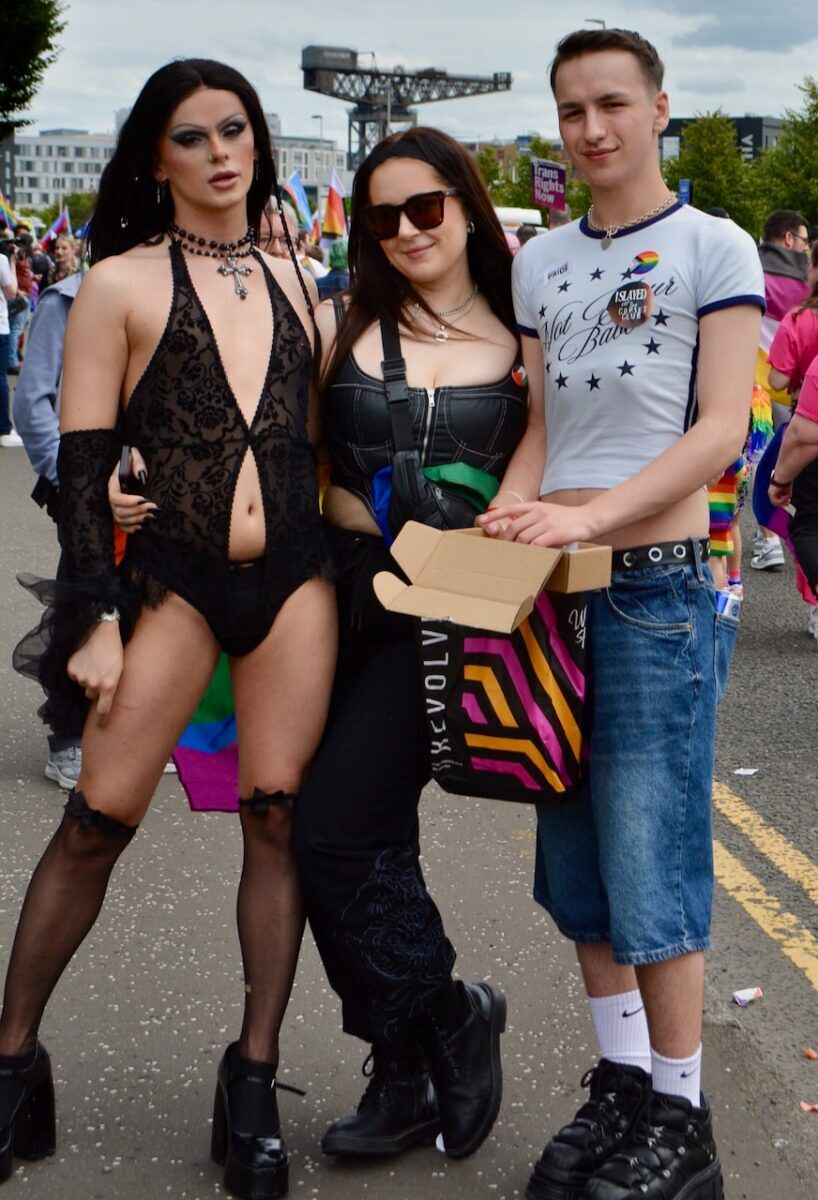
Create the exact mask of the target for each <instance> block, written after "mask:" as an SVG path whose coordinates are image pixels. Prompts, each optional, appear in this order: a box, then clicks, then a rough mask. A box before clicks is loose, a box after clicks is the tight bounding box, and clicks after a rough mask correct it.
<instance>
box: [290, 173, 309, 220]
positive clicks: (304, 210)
mask: <svg viewBox="0 0 818 1200" xmlns="http://www.w3.org/2000/svg"><path fill="white" fill-rule="evenodd" d="M283 186H284V191H285V192H286V193H287V195H288V196H289V197H290V199H291V200H292V202H293V204H294V205H295V211H296V212H297V213H298V219H299V221H300V222H301V225H302V227H303V228H304V229H312V226H313V214H312V208H311V207H310V202H309V199H308V198H307V193H306V191H305V190H304V184H303V183H302V181H301V176H300V174H299V173H298V171H293V173H292V175H291V176H290V178H289V179H288V180H287V182H286V183H285V184H284V185H283Z"/></svg>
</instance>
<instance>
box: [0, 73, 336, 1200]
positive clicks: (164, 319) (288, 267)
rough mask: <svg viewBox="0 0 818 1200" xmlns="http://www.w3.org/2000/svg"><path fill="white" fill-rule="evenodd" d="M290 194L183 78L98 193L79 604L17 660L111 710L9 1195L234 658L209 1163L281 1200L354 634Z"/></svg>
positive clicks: (53, 698)
mask: <svg viewBox="0 0 818 1200" xmlns="http://www.w3.org/2000/svg"><path fill="white" fill-rule="evenodd" d="M274 184H275V177H274V168H273V160H272V152H271V148H270V141H269V135H268V132H267V127H266V123H265V120H264V116H263V113H262V110H261V106H260V104H259V101H258V97H257V96H256V93H255V92H254V91H253V89H252V88H251V87H250V85H249V84H248V83H247V81H246V80H245V79H244V78H243V77H242V76H241V75H239V74H238V73H237V72H236V71H234V70H232V69H231V68H229V67H225V66H223V65H221V64H219V63H213V62H210V61H206V60H186V61H182V62H175V63H171V64H169V65H168V66H167V67H164V68H162V69H161V70H160V71H158V72H156V74H155V75H154V76H152V77H151V79H150V80H149V81H148V83H147V84H146V85H145V88H144V89H143V91H142V93H141V95H140V97H139V99H138V100H137V102H136V104H135V106H134V108H133V110H132V111H131V115H130V117H129V119H128V121H127V122H126V124H125V125H124V127H123V129H122V133H121V135H120V139H119V143H118V146H117V150H116V152H115V154H114V157H113V159H112V160H111V163H110V164H109V166H108V168H107V170H106V172H105V175H104V176H103V180H102V186H101V190H100V198H99V203H98V207H97V210H96V213H95V214H94V217H93V220H92V224H91V231H90V242H91V256H92V261H93V262H94V264H95V265H94V267H93V269H92V270H91V272H90V273H89V275H88V278H87V280H86V282H85V283H84V285H83V289H82V295H81V296H80V297H79V298H78V300H77V301H76V302H75V306H74V310H73V312H72V316H71V321H70V323H69V329H68V336H67V341H66V354H65V375H64V383H63V394H62V441H61V446H60V455H59V479H60V502H61V515H60V542H61V545H62V548H63V570H62V572H61V578H60V581H59V582H58V583H55V584H44V583H36V582H32V583H31V586H32V588H33V590H35V591H36V592H37V593H38V594H39V595H40V597H41V598H43V599H45V600H46V601H47V602H48V603H49V608H48V611H47V614H46V617H45V619H44V621H43V622H42V623H41V626H40V628H39V629H38V630H37V631H36V632H35V634H33V635H30V636H29V638H27V639H25V640H24V642H23V643H22V644H21V646H20V647H19V648H18V651H17V664H18V666H20V667H21V668H22V669H27V670H28V671H29V672H30V673H31V672H33V673H35V674H36V676H37V678H39V679H40V681H41V682H42V683H44V684H45V685H47V691H48V695H49V701H48V704H49V705H53V706H59V704H60V703H62V702H63V701H62V699H61V697H63V698H64V697H65V696H66V693H67V692H70V690H71V689H73V691H74V695H75V698H76V694H77V692H78V691H79V694H81V692H82V691H84V692H85V695H86V696H87V697H88V699H89V700H91V702H92V703H91V709H90V714H89V718H88V722H87V725H86V729H85V734H84V738H83V766H82V774H81V776H80V780H79V785H78V788H77V790H76V791H75V792H73V793H72V794H71V796H70V798H69V800H68V803H67V804H66V810H65V815H64V816H63V819H62V822H61V824H60V826H59V828H58V830H57V832H56V833H55V835H54V837H53V839H52V841H51V843H50V844H49V846H48V848H47V849H46V851H45V854H44V855H43V858H42V859H41V860H40V863H39V865H38V867H37V869H36V871H35V873H34V876H33V878H32V881H31V884H30V886H29V889H28V893H27V896H26V900H25V904H24V907H23V912H22V916H21V919H20V923H19V926H18V929H17V935H16V939H15V943H14V948H13V951H12V956H11V962H10V964H9V969H8V977H7V982H6V989H5V996H4V1006H3V1012H2V1017H0V1183H1V1182H2V1181H3V1180H4V1179H5V1178H7V1177H8V1175H9V1174H10V1172H11V1168H12V1154H13V1153H16V1154H18V1155H20V1156H23V1157H39V1156H41V1155H43V1154H48V1153H53V1150H54V1110H53V1088H52V1084H51V1077H50V1067H49V1060H48V1055H47V1054H46V1052H45V1050H44V1049H43V1047H42V1045H41V1044H40V1043H39V1042H38V1040H37V1036H38V1031H39V1026H40V1021H41V1018H42V1015H43V1011H44V1009H45V1006H46V1003H47V1001H48V999H49V996H50V995H51V992H52V990H53V988H54V987H55V985H56V983H57V981H58V979H59V977H60V975H61V974H62V971H63V970H64V968H65V966H66V965H67V963H68V961H69V960H70V958H71V956H72V955H73V953H74V951H75V950H76V949H77V947H78V946H79V944H80V943H81V942H82V940H83V938H84V937H85V935H86V934H87V933H88V931H89V930H90V928H91V926H92V925H93V923H94V921H95V919H96V916H97V914H98V912H99V909H100V907H101V904H102V901H103V898H104V895H105V890H106V887H107V883H108V879H109V876H110V874H111V871H112V869H113V867H114V864H115V863H116V861H117V859H118V857H119V855H120V853H121V852H122V850H123V849H124V848H125V846H126V845H127V844H128V842H129V841H130V840H131V838H132V837H133V835H134V833H135V832H136V828H137V826H138V824H139V822H140V820H141V819H142V817H143V815H144V813H145V811H146V809H147V807H148V804H149V803H150V800H151V797H152V795H153V792H154V790H155V787H156V785H157V783H158V781H159V778H160V776H161V774H162V769H163V766H164V764H165V762H166V761H167V757H168V754H169V752H170V751H171V749H172V748H173V746H174V745H175V744H176V742H177V740H178V738H179V735H180V734H181V732H182V730H183V729H184V728H185V726H186V724H187V723H188V721H189V720H190V718H191V716H192V714H193V712H194V710H195V709H196V707H197V705H198V702H199V700H200V698H201V696H202V694H203V693H204V691H205V689H206V687H207V684H208V682H209V679H210V676H211V674H212V672H213V669H214V666H215V663H216V660H217V658H218V655H219V651H220V650H224V651H225V652H226V653H227V654H228V655H229V656H230V663H231V672H232V682H233V690H234V695H235V703H236V716H237V722H238V732H239V743H240V754H239V759H240V763H239V793H240V801H241V805H240V807H241V826H242V832H243V836H244V849H245V856H244V867H243V871H242V878H241V884H240V889H239V901H238V923H239V936H240V940H241V948H242V956H243V961H244V970H245V991H246V1004H245V1016H244V1023H243V1026H242V1030H241V1035H240V1038H239V1040H238V1042H237V1043H235V1044H233V1045H232V1046H230V1047H229V1048H228V1050H227V1052H226V1054H225V1056H224V1059H223V1060H222V1063H221V1066H220V1068H219V1080H218V1086H217V1093H216V1108H215V1112H214V1123H213V1146H212V1150H213V1156H214V1158H216V1160H217V1161H219V1162H226V1167H225V1182H226V1186H227V1188H228V1190H230V1191H231V1192H232V1193H233V1194H235V1195H239V1196H248V1197H249V1196H253V1197H257V1196H278V1195H283V1193H284V1191H285V1190H286V1186H287V1159H286V1154H285V1152H284V1149H283V1145H282V1141H281V1136H280V1128H279V1122H278V1115H277V1109H276V1100H275V1087H274V1086H273V1084H274V1082H275V1073H276V1068H277V1063H278V1034H279V1028H280V1025H281V1020H282V1017H283V1014H284V1010H285V1007H286V1004H287V1000H288V997H289V993H290V988H291V985H292V979H293V973H294V970H295V965H296V960H297V956H298V950H299V945H300V940H301V935H302V931H303V925H304V916H303V905H302V901H301V896H300V892H299V888H298V884H297V879H296V875H295V872H294V869H293V862H292V858H291V853H290V826H291V821H292V810H293V807H294V804H295V803H296V801H297V793H298V791H299V788H300V786H301V782H302V779H303V776H304V774H305V771H306V769H307V767H308V765H309V762H310V760H311V758H312V756H313V753H314V751H315V748H316V746H317V744H318V740H319V738H320V736H321V731H322V728H323V725H324V720H325V716H326V711H327V704H328V699H329V692H330V687H331V682H332V675H333V669H334V664H335V639H336V618H335V602H334V595H333V589H332V587H331V585H330V584H329V582H328V568H327V563H328V555H327V551H326V548H325V545H324V540H323V534H322V531H321V524H320V520H319V513H318V490H317V481H316V471H315V465H314V458H313V452H312V447H311V444H310V439H309V435H308V417H309V411H308V408H309V396H310V394H311V392H310V379H311V375H312V341H313V322H312V305H311V302H310V297H309V294H308V291H307V289H306V286H305V283H304V280H303V278H302V276H301V273H300V271H299V269H298V266H297V264H296V263H295V260H294V258H293V259H292V260H291V261H286V260H273V259H270V258H267V257H266V256H263V255H261V254H260V253H259V252H258V251H257V250H256V249H255V247H254V244H253V232H252V231H253V229H254V227H257V226H258V222H259V219H260V216H261V211H262V208H263V206H264V204H265V202H266V201H267V199H268V198H269V195H270V192H271V189H272V188H273V187H274ZM123 443H124V444H125V445H128V444H134V445H138V446H139V447H140V450H141V452H142V454H143V456H144V459H145V462H146V466H147V480H146V481H144V486H145V489H146V491H147V494H148V495H149V496H150V498H151V500H152V501H153V504H154V506H155V507H152V509H151V512H152V517H151V520H150V521H148V522H146V526H147V527H146V529H145V530H144V531H143V532H142V533H141V535H140V536H139V537H138V538H133V539H130V541H129V544H128V547H127V550H126V553H125V557H124V560H123V561H122V563H121V564H119V565H118V566H117V565H115V562H114V543H113V526H112V521H111V516H110V509H109V506H108V501H107V493H106V483H107V479H108V476H109V474H110V472H111V470H112V467H113V465H114V463H115V462H116V460H117V458H118V456H119V452H120V447H121V445H122V444H123Z"/></svg>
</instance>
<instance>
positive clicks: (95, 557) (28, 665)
mask: <svg viewBox="0 0 818 1200" xmlns="http://www.w3.org/2000/svg"><path fill="white" fill-rule="evenodd" d="M118 454H119V436H118V434H117V433H116V431H115V430H113V429H80V430H77V431H76V432H74V433H65V434H63V435H62V437H61V439H60V449H59V454H58V456H57V474H58V477H59V481H60V517H59V538H60V545H61V547H62V551H63V553H62V558H61V560H60V566H59V570H58V572H57V578H56V579H37V578H35V577H34V576H32V575H19V576H18V579H19V580H20V583H21V584H22V585H23V587H25V588H27V589H28V591H30V592H31V593H32V594H33V595H34V596H36V597H37V599H38V600H40V601H41V602H42V603H43V604H44V605H45V606H46V611H45V613H44V614H43V617H42V619H41V620H40V623H39V625H38V626H37V628H36V629H33V630H32V631H31V632H30V633H28V634H26V636H25V637H24V638H23V640H22V641H21V642H20V644H19V645H18V646H17V647H16V648H15V650H14V655H13V661H14V666H15V669H16V670H18V671H19V672H20V673H21V674H23V675H27V676H28V677H29V678H31V679H36V680H37V682H38V683H39V684H40V685H41V686H42V688H43V690H44V691H45V693H46V702H45V704H44V705H43V706H42V707H41V708H40V710H39V711H40V715H41V716H42V718H43V720H45V721H46V722H47V723H48V724H49V725H50V726H51V728H52V729H53V730H55V731H56V732H60V733H61V732H63V731H64V730H66V729H81V728H82V724H83V718H84V714H85V710H86V708H87V701H86V699H85V696H84V694H83V692H82V689H81V688H79V687H78V686H77V685H76V684H75V683H72V681H71V680H70V679H69V678H68V673H67V667H68V660H69V658H70V657H71V655H72V654H73V653H74V651H75V650H76V649H77V647H78V646H80V645H81V644H82V643H83V641H84V640H85V639H86V638H87V637H88V634H89V633H90V631H91V630H92V628H93V627H94V624H95V622H96V621H97V618H98V614H99V611H100V609H101V608H110V607H112V606H115V607H117V608H118V609H119V611H120V614H121V618H122V619H121V624H120V632H121V633H122V637H123V640H127V638H128V636H129V635H130V631H131V628H132V625H133V621H134V619H135V617H136V611H137V609H138V599H137V597H136V596H134V595H133V589H128V588H126V587H124V586H123V584H122V581H121V579H120V575H119V572H118V571H117V569H116V566H115V562H114V523H113V516H112V514H111V509H110V506H109V504H108V477H109V476H110V474H111V471H112V470H113V467H114V463H115V462H116V460H117V456H118Z"/></svg>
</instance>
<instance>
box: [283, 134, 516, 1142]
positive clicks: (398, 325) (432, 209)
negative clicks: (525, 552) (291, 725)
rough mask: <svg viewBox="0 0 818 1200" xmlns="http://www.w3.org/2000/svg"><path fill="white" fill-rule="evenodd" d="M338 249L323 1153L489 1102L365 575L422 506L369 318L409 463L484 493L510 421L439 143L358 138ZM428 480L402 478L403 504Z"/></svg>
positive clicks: (499, 1009) (433, 1124)
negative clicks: (392, 373)
mask: <svg viewBox="0 0 818 1200" xmlns="http://www.w3.org/2000/svg"><path fill="white" fill-rule="evenodd" d="M349 265H350V272H351V280H352V283H351V289H350V291H349V293H348V296H347V301H346V304H344V302H343V301H342V300H340V299H339V298H338V297H335V298H334V299H333V300H329V301H326V302H325V303H323V304H321V305H320V306H319V308H318V309H317V314H316V323H317V326H318V329H319V332H320V335H321V341H322V345H323V359H322V361H323V368H322V384H323V388H322V401H323V403H322V411H323V420H324V427H325V435H326V439H327V445H328V450H329V457H330V461H331V465H332V486H331V487H330V489H329V490H328V492H327V494H326V496H325V500H324V515H325V518H326V519H327V520H328V522H329V535H330V537H331V544H332V546H333V549H334V556H335V561H336V567H337V572H338V576H339V578H338V595H339V609H340V629H341V632H340V640H341V649H340V661H339V667H338V673H337V677H336V683H335V691H334V697H333V702H332V705H331V711H330V717H329V721H328V724H327V728H326V731H325V735H324V738H323V741H322V745H321V748H320V750H319V752H318V755H317V757H316V759H315V760H314V762H313V765H312V767H311V769H310V773H309V776H308V779H307V781H306V784H305V786H304V788H303V789H302V792H301V803H302V807H301V808H300V809H299V811H298V812H297V814H296V822H295V825H294V829H293V845H294V850H295V854H296V860H297V862H298V865H299V869H300V873H301V878H302V884H303V887H304V890H305V896H306V900H307V908H308V914H309V917H310V921H311V925H312V929H313V933H314V936H315V939H316V942H317V944H318V947H319V950H320V952H321V955H322V958H323V961H324V965H325V967H326V970H327V973H328V976H329V979H330V982H331V984H332V986H333V987H334V988H335V990H336V991H337V992H338V994H339V995H340V997H341V999H342V1002H343V1023H344V1029H345V1031H346V1032H347V1033H350V1034H354V1035H356V1036H358V1037H360V1038H362V1039H363V1040H364V1041H367V1042H369V1043H371V1045H372V1051H373V1064H374V1065H373V1073H372V1078H371V1080H370V1083H369V1086H368V1087H367V1089H366V1092H365V1094H364V1097H363V1099H362V1101H361V1103H360V1106H359V1108H358V1111H357V1113H356V1114H355V1115H353V1116H350V1117H348V1118H346V1119H344V1120H341V1121H338V1122H336V1123H335V1124H334V1125H333V1126H332V1127H331V1128H330V1129H329V1130H328V1131H327V1133H326V1135H325V1136H324V1139H323V1142H322V1148H323V1150H324V1152H325V1153H327V1154H337V1155H340V1154H370V1155H378V1154H394V1153H398V1152H400V1151H402V1150H404V1149H406V1148H408V1147H409V1146H411V1145H413V1144H414V1143H416V1142H421V1141H432V1140H434V1138H435V1137H436V1135H437V1134H438V1133H439V1132H440V1133H442V1141H443V1146H444V1147H445V1150H446V1152H447V1153H448V1154H449V1155H450V1156H452V1157H456V1158H459V1157H465V1156H466V1155H468V1154H471V1153H473V1152H474V1151H475V1150H476V1149H477V1148H478V1146H479V1145H480V1144H481V1142H482V1141H483V1140H484V1139H485V1137H486V1136H487V1135H488V1133H489V1132H490V1130H491V1127H492V1124H493V1122H494V1120H495V1117H496V1115H497V1112H498V1110H499V1106H500V1099H501V1093H502V1077H501V1069H500V1052H499V1045H500V1033H501V1032H502V1030H503V1029H504V1027H505V999H504V997H503V994H502V992H500V991H499V989H497V988H495V987H492V986H490V985H489V984H487V983H466V984H464V983H463V982H460V981H454V980H453V979H452V967H453V965H454V961H455V951H454V948H453V946H452V944H451V942H450V941H449V939H448V938H447V936H446V934H445V932H444V928H443V921H442V919H441V915H440V913H439V911H438V909H437V907H436V906H435V903H434V901H433V900H432V898H431V896H430V895H429V893H428V891H427V889H426V887H425V884H424V881H423V876H422V873H421V869H420V865H419V861H418V856H419V840H418V802H419V799H420V793H421V790H422V788H423V787H424V785H425V784H426V783H427V782H428V780H429V778H430V765H429V740H428V733H427V728H426V720H425V713H424V706H423V701H422V696H421V683H420V671H419V665H418V660H417V657H416V651H415V637H414V635H415V630H414V622H413V621H412V620H411V618H409V617H405V616H401V615H398V614H394V613H389V612H387V611H386V610H384V609H383V608H382V607H381V605H380V604H379V602H378V600H377V599H376V597H375V595H374V593H373V590H372V578H373V576H374V575H375V574H376V573H377V572H378V571H380V570H384V569H387V570H394V569H395V563H394V560H393V559H392V558H391V556H390V554H389V548H388V544H387V540H391V537H392V536H394V535H396V534H397V532H398V530H399V527H400V525H401V524H402V523H403V521H405V520H406V519H408V518H414V519H415V520H424V519H427V517H428V516H429V510H428V509H427V508H426V507H425V506H423V507H422V508H420V509H419V510H418V511H413V510H412V506H411V503H409V502H408V501H407V496H406V494H405V492H404V495H403V497H402V498H401V497H397V499H398V500H400V503H398V504H397V505H396V504H395V495H394V491H395V489H396V488H397V480H396V478H395V475H394V471H395V469H396V467H397V456H396V454H395V440H396V439H395V436H394V433H393V429H392V422H391V419H390V412H389V408H390V406H389V404H388V403H387V393H386V389H385V384H384V372H383V367H382V363H383V360H384V359H385V358H391V357H394V356H395V350H393V352H392V354H387V353H386V352H385V348H384V329H386V330H388V329H389V328H390V327H391V328H392V330H393V331H394V333H395V334H396V335H397V338H398V340H399V351H397V353H399V355H400V356H402V358H403V360H404V361H405V383H406V385H408V386H407V393H406V395H407V398H408V413H409V417H410V420H411V439H412V441H413V443H414V446H415V447H416V449H417V452H418V453H417V460H419V464H420V466H421V467H422V468H423V470H424V471H428V472H430V473H431V474H432V475H434V474H435V472H436V471H438V472H439V471H440V470H443V469H444V468H446V467H448V465H449V464H452V463H457V464H458V465H459V466H460V467H461V468H465V467H468V468H470V469H471V470H472V472H473V474H474V476H475V479H476V480H477V482H478V483H480V481H481V480H482V481H483V482H486V481H488V482H489V483H490V485H491V486H490V489H489V492H488V494H491V493H492V492H494V491H496V490H497V489H498V488H499V479H500V477H501V476H502V474H503V471H504V469H505V466H506V464H507V462H508V460H509V458H510V457H511V454H512V452H513V451H514V449H515V447H516V446H517V444H518V442H519V440H520V438H521V436H522V434H523V432H524V430H525V427H526V416H527V403H526V392H525V389H524V385H523V377H522V375H521V374H520V373H519V372H518V371H517V370H516V368H517V365H518V363H519V346H518V342H517V335H516V331H515V323H514V316H513V311H512V305H511V290H510V284H511V254H510V252H509V250H508V247H507V245H506V241H505V238H504V237H503V233H502V230H501V228H500V225H499V223H498V221H497V218H496V216H495V214H494V210H493V208H492V206H491V201H490V199H489V196H488V194H487V192H486V189H485V187H484V185H483V182H482V180H481V178H480V176H479V174H478V172H477V169H476V167H475V165H474V163H473V161H472V159H471V158H470V157H469V155H468V154H467V152H466V151H465V150H464V149H463V148H462V147H461V146H460V145H459V144H458V143H457V142H455V141H453V140H452V139H451V138H449V137H447V136H446V135H445V134H442V133H440V132H438V131H437V130H434V129H423V128H420V129H413V130H410V131H408V132H406V133H401V134H396V135H394V136H393V137H390V138H387V139H386V140H385V141H383V142H381V143H380V145H379V146H378V147H376V149H375V150H374V151H373V152H372V154H371V155H370V156H369V158H368V159H367V160H366V161H365V162H364V163H363V165H362V166H361V168H360V169H359V171H358V173H357V175H356V177H355V183H354V188H353V194H352V222H351V232H350V239H349ZM399 386H400V384H399ZM417 460H416V461H417ZM390 470H391V471H392V472H393V474H392V476H391V479H390ZM437 477H438V478H439V477H440V476H439V473H438V476H437ZM426 478H427V477H426V476H425V475H424V476H422V477H418V478H417V479H415V481H414V483H415V485H416V486H417V487H418V488H419V490H420V493H421V501H422V502H423V500H424V499H425V500H428V499H429V498H430V497H429V493H428V492H427V493H426V495H425V497H424V495H423V493H424V485H425V480H426ZM390 484H391V487H392V489H393V496H392V497H391V503H387V502H386V500H385V499H384V492H386V493H387V494H388V492H389V488H390ZM514 494H515V493H512V496H513V495H514ZM432 499H433V504H434V505H438V504H439V505H440V506H441V507H442V509H443V510H444V511H443V512H442V519H440V520H435V521H434V523H435V524H438V525H443V526H444V527H445V526H447V525H451V524H455V523H456V524H460V525H471V524H472V523H473V521H474V517H475V514H476V507H471V508H470V507H469V506H468V505H464V506H463V507H462V508H461V509H460V510H459V511H455V510H456V508H457V506H456V503H454V502H453V507H450V506H449V505H450V501H453V497H451V496H448V497H447V496H446V495H445V484H444V496H443V498H442V500H441V499H439V498H435V497H434V496H433V497H432ZM481 507H482V506H481ZM436 516H437V517H441V512H440V508H437V509H436ZM384 535H385V536H384Z"/></svg>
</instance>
